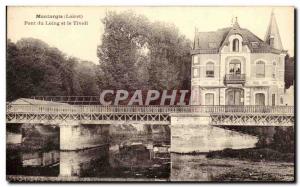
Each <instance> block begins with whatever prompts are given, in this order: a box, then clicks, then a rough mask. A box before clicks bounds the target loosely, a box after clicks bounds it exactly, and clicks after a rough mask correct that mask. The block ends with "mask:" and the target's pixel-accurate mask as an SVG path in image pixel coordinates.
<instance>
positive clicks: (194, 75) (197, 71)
mask: <svg viewBox="0 0 300 187" xmlns="http://www.w3.org/2000/svg"><path fill="white" fill-rule="evenodd" d="M193 77H194V78H196V77H200V73H199V68H194V69H193Z"/></svg>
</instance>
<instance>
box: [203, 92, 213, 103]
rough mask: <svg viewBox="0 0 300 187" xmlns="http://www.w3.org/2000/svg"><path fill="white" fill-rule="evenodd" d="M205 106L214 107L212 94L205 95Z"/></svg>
mask: <svg viewBox="0 0 300 187" xmlns="http://www.w3.org/2000/svg"><path fill="white" fill-rule="evenodd" d="M205 105H214V94H213V93H207V94H205Z"/></svg>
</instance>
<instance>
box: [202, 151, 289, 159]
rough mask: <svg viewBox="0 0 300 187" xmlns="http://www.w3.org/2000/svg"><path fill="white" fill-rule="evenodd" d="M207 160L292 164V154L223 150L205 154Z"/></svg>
mask: <svg viewBox="0 0 300 187" xmlns="http://www.w3.org/2000/svg"><path fill="white" fill-rule="evenodd" d="M207 158H237V159H240V160H251V161H261V160H266V161H280V162H294V154H293V153H281V152H279V151H276V150H273V149H270V148H249V149H236V150H235V149H224V150H222V151H212V152H209V153H208V154H207Z"/></svg>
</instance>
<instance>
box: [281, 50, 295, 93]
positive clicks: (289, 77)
mask: <svg viewBox="0 0 300 187" xmlns="http://www.w3.org/2000/svg"><path fill="white" fill-rule="evenodd" d="M294 61H295V60H294V57H290V56H289V55H287V56H286V57H285V64H284V66H285V67H284V70H285V72H284V82H285V88H286V89H287V88H289V87H290V86H291V85H293V84H294V81H295V77H294V71H295V67H294V66H295V65H294Z"/></svg>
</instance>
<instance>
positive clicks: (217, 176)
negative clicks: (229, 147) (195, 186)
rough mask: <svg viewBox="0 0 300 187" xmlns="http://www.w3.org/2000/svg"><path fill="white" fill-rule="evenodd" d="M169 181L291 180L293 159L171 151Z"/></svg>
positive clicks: (292, 177) (292, 176)
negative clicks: (266, 158) (174, 152)
mask: <svg viewBox="0 0 300 187" xmlns="http://www.w3.org/2000/svg"><path fill="white" fill-rule="evenodd" d="M171 162H172V168H171V178H170V180H171V181H212V182H224V181H235V182H243V181H253V182H254V181H255V182H276V181H277V182H293V181H294V171H295V170H294V163H290V162H278V161H277V162H274V161H266V160H264V161H263V160H262V161H259V162H256V161H251V160H240V159H237V158H207V157H206V156H205V155H183V154H172V155H171Z"/></svg>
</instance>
